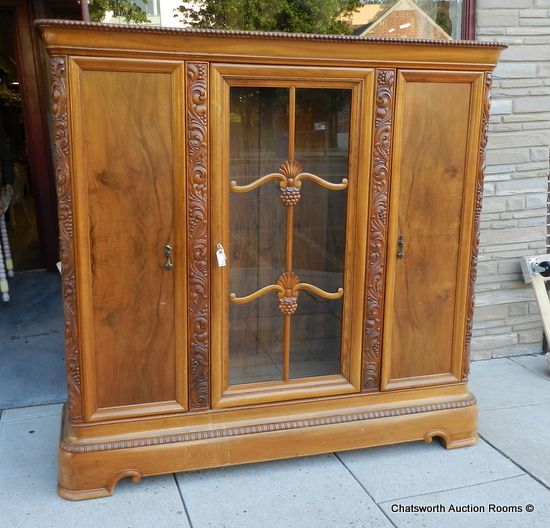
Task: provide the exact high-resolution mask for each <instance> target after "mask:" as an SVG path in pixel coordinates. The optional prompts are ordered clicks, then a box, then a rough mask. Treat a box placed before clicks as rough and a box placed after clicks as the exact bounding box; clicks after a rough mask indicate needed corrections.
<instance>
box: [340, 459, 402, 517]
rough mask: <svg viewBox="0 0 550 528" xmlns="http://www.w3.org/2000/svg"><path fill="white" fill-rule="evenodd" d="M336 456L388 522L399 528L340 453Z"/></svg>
mask: <svg viewBox="0 0 550 528" xmlns="http://www.w3.org/2000/svg"><path fill="white" fill-rule="evenodd" d="M333 454H334V456H335V457H336V458H337V459H338V461H339V462H340V464H342V465H343V466H344V467H345V468H346V470H347V472H348V473H349V474H350V475H351V476H352V477H353V479H354V480H355V482H357V484H359V486H361V489H362V490H363V491H364V492H365V493H366V494H367V496H368V497H369V498H370V500H371V501H372V502H373V503H374V504H375V505H376V507H377V508H378V509H379V510H380V511H381V512H382V515H383V516H384V517H385V518H386V519H388V522H389V523H390V524H391V525H392V526H393V527H394V528H399V527H398V526H397V524H395V523H394V522H393V521H392V520H391V518H390V516H389V515H388V514H387V513H386V512H385V511H384V509H383V508H381V507H380V505H379V504H378V503H377V502H376V501H375V500H374V497H373V496H372V495H371V494H370V493H369V490H368V489H367V488H366V487H365V486H364V485H363V483H362V482H361V481H360V480H359V479H358V478H357V477H356V476H355V475H354V473H353V471H352V470H351V469H350V468H349V467H348V466H346V463H345V462H344V461H343V460H342V459H341V458H340V456H339V455H338V453H333Z"/></svg>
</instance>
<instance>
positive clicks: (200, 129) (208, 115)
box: [39, 21, 503, 499]
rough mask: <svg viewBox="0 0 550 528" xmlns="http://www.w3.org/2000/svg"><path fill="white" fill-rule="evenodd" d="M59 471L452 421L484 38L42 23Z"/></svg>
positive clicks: (455, 422) (352, 441)
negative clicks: (55, 222) (56, 241)
mask: <svg viewBox="0 0 550 528" xmlns="http://www.w3.org/2000/svg"><path fill="white" fill-rule="evenodd" d="M39 26H40V28H41V31H42V33H43V36H44V40H45V42H46V46H47V48H48V51H49V53H50V55H51V79H52V88H53V90H52V92H53V115H54V128H55V137H56V161H57V186H58V203H59V221H60V230H61V259H62V265H63V302H64V313H65V332H66V340H65V344H66V358H67V378H68V387H69V399H68V402H67V405H66V406H65V410H64V417H63V429H62V436H61V441H60V448H59V470H60V479H59V492H60V494H61V495H62V496H63V497H66V498H71V499H80V498H88V497H98V496H102V495H108V494H110V493H111V492H112V490H113V488H114V486H115V485H116V483H117V481H118V480H119V479H121V478H123V477H131V478H133V479H134V480H139V479H140V478H141V477H142V476H146V475H153V474H160V473H166V472H172V471H185V470H192V469H199V468H208V467H213V466H222V465H228V464H239V463H244V462H253V461H260V460H269V459H278V458H287V457H295V456H300V455H308V454H315V453H323V452H328V451H337V450H345V449H354V448H358V447H368V446H375V445H382V444H388V443H395V442H406V441H413V440H425V441H427V442H429V441H431V440H432V438H433V437H434V436H437V437H441V438H442V439H443V441H444V443H445V445H446V446H447V447H448V448H452V447H461V446H466V445H470V444H472V443H474V442H475V440H476V403H475V399H474V397H473V396H472V395H471V394H470V393H469V392H468V389H467V371H468V348H469V341H470V337H471V324H472V312H473V287H474V282H475V266H476V260H477V236H478V231H479V215H480V208H481V196H482V183H483V162H484V151H485V144H486V131H487V125H488V119H489V90H490V84H491V71H492V69H493V68H494V66H495V62H496V60H497V58H498V56H499V54H500V52H501V50H502V48H503V46H502V45H499V44H489V43H468V42H456V43H454V42H425V41H382V40H376V39H361V38H350V37H331V36H324V37H323V36H304V35H289V34H286V35H285V34H255V33H243V32H222V31H185V30H172V29H158V28H146V27H114V26H102V25H98V24H84V23H74V22H60V21H41V22H40V23H39Z"/></svg>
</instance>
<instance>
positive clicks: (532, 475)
mask: <svg viewBox="0 0 550 528" xmlns="http://www.w3.org/2000/svg"><path fill="white" fill-rule="evenodd" d="M478 435H479V437H480V438H482V439H483V441H484V442H487V443H488V444H489V445H490V446H491V447H492V448H493V449H494V450H495V451H498V452H499V453H500V454H501V455H502V456H503V457H506V458H507V459H508V460H510V462H512V464H514V465H515V466H517V467H518V468H519V469H521V470H522V471H523V472H524V473H526V474H527V475H529V476H530V477H531V478H532V479H533V480H536V481H537V482H538V483H539V484H540V485H541V486H543V487H544V488H546V489H547V490H548V491H550V486H549V485H548V484H546V483H545V482H543V481H542V480H541V479H540V478H538V477H537V476H536V475H534V474H533V473H531V471H529V470H528V469H526V468H524V467H523V466H522V465H521V464H520V463H519V462H516V461H515V460H514V459H513V458H510V457H509V456H508V455H507V454H506V453H505V452H504V451H503V450H502V449H499V448H498V447H497V446H496V445H494V444H493V443H491V442H489V440H487V438H485V437H484V436H482V435H480V434H479V433H478Z"/></svg>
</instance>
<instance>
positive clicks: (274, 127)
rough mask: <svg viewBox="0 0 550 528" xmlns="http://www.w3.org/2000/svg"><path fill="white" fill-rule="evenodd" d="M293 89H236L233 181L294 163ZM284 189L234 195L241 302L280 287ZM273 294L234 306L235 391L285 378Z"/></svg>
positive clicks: (234, 280)
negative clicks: (290, 142)
mask: <svg viewBox="0 0 550 528" xmlns="http://www.w3.org/2000/svg"><path fill="white" fill-rule="evenodd" d="M288 94H289V91H288V88H254V87H232V88H231V91H230V142H231V143H230V174H229V176H230V180H234V181H236V182H237V184H238V185H246V184H248V183H251V182H253V181H254V180H257V179H258V178H259V177H261V176H264V175H265V174H268V173H271V172H276V171H277V169H278V168H279V166H280V165H281V163H282V162H283V161H284V160H286V159H287V157H288V122H289V121H288V101H289V97H288ZM278 189H279V188H278V185H277V184H276V183H275V182H270V183H269V184H267V185H263V186H261V187H259V188H257V189H255V190H254V191H251V192H248V193H234V192H230V204H229V207H230V209H229V211H230V213H229V214H230V233H231V240H230V248H229V269H230V278H229V288H230V291H231V292H234V293H235V294H236V295H237V296H238V297H241V296H246V295H249V294H250V293H253V292H255V291H256V290H258V289H260V288H262V287H263V286H266V285H268V284H273V283H274V282H275V281H276V280H277V277H278V276H279V274H280V273H281V270H282V269H283V268H284V254H285V253H284V248H285V245H284V236H285V211H284V207H281V204H280V199H279V190H278ZM281 319H282V318H281V316H280V313H279V311H278V310H277V301H276V298H274V294H271V295H267V296H265V297H263V298H261V299H259V300H257V301H254V302H251V303H248V304H245V305H233V304H231V306H230V325H229V328H230V330H229V351H230V372H229V382H230V384H236V383H252V382H259V381H266V380H273V379H280V378H281V374H280V372H279V370H278V368H277V367H275V363H274V361H275V360H276V359H279V360H280V357H281V354H282V352H281V350H282V348H281V347H282V345H281V341H282V339H281V335H279V334H280V331H281V330H280V329H281V328H282V320H281ZM277 356H278V357H277Z"/></svg>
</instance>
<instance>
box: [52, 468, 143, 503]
mask: <svg viewBox="0 0 550 528" xmlns="http://www.w3.org/2000/svg"><path fill="white" fill-rule="evenodd" d="M126 477H129V478H131V479H132V482H133V483H134V484H137V483H138V482H140V481H141V477H142V474H141V472H140V471H138V470H137V469H123V470H121V471H118V472H117V473H115V474H114V475H112V476H111V477H110V478H109V479H108V480H107V482H105V484H104V485H99V486H98V487H93V485H91V482H86V483H73V485H74V484H76V486H77V487H78V488H79V489H67V488H65V487H64V486H63V484H62V483H61V482H58V484H57V493H58V495H59V496H60V497H63V498H64V499H68V500H75V501H76V500H84V499H97V498H100V497H109V496H111V495H112V494H113V491H114V489H115V486H116V485H117V484H118V482H119V480H122V479H123V478H126Z"/></svg>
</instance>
